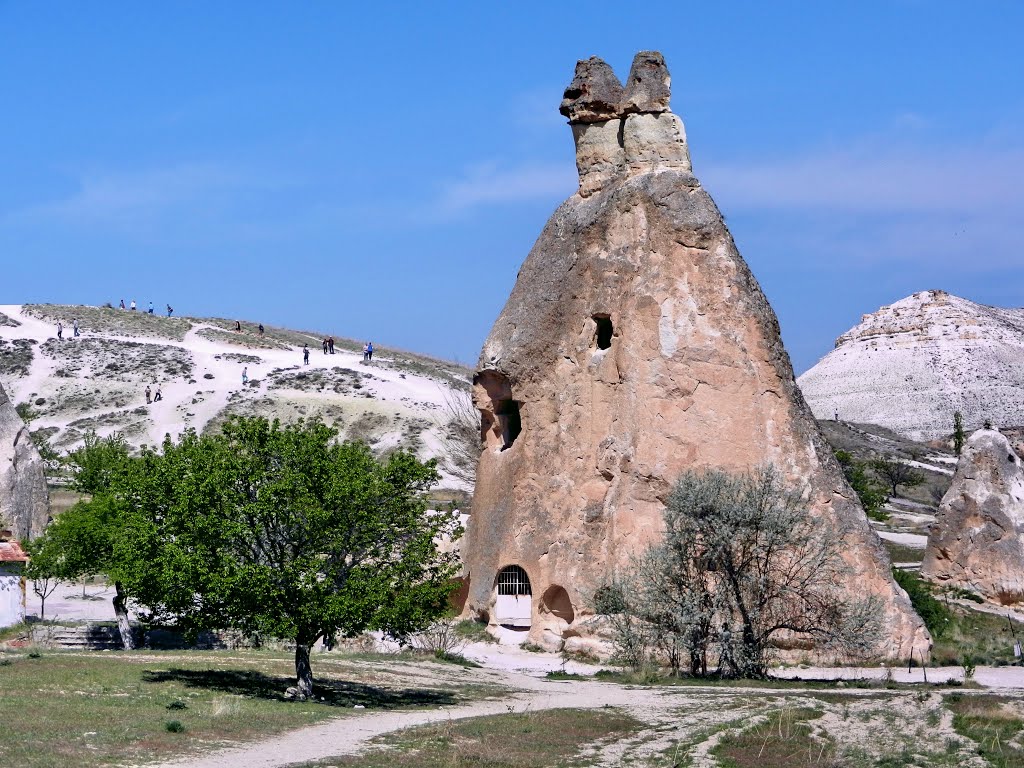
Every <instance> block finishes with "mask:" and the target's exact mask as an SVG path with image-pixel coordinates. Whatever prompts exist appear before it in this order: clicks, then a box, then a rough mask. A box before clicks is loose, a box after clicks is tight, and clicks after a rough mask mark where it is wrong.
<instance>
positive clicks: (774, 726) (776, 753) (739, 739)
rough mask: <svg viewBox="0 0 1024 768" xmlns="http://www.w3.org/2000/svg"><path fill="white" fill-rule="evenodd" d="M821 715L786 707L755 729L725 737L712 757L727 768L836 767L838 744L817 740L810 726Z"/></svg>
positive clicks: (807, 710) (816, 711)
mask: <svg viewBox="0 0 1024 768" xmlns="http://www.w3.org/2000/svg"><path fill="white" fill-rule="evenodd" d="M821 714H822V713H821V711H820V710H815V709H807V708H805V707H784V708H782V709H779V710H777V711H775V712H772V713H770V714H769V715H768V716H767V717H766V718H765V719H764V721H763V722H761V723H758V724H757V725H755V726H754V727H752V728H748V729H746V730H743V731H740V732H738V733H736V732H731V733H728V734H726V735H725V736H724V737H723V738H722V740H721V741H720V742H719V743H718V745H717V746H715V748H714V749H713V750H712V754H714V755H715V757H717V758H718V759H719V763H720V764H721V765H722V766H723V767H724V768H799V767H800V766H830V767H831V766H834V765H835V744H834V743H833V742H832V741H831V740H830V739H823V738H821V737H818V736H815V735H814V734H813V733H812V731H811V727H810V726H809V725H808V722H809V721H811V720H813V719H815V718H818V717H821Z"/></svg>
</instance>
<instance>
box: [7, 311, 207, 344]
mask: <svg viewBox="0 0 1024 768" xmlns="http://www.w3.org/2000/svg"><path fill="white" fill-rule="evenodd" d="M23 311H24V312H25V314H27V315H31V316H33V317H36V318H38V319H40V320H46V321H48V322H50V323H53V324H54V325H56V323H57V321H58V320H59V321H61V322H63V323H64V326H65V327H64V336H65V338H67V337H69V336H70V335H71V323H72V321H73V320H75V319H76V318H77V319H78V325H79V327H80V328H81V329H82V335H83V336H94V335H99V336H132V337H136V336H151V337H155V338H160V339H173V340H175V341H181V340H183V339H184V338H185V334H186V333H188V331H189V329H190V328H191V327H192V324H191V323H189V322H188V320H185V319H184V318H180V317H164V316H162V315H158V314H153V315H151V314H149V313H148V312H143V311H139V310H136V311H135V312H132V311H131V310H125V309H108V308H106V307H85V306H79V305H68V304H26V305H25V306H24V308H23ZM56 335H57V333H56V330H55V331H54V336H56Z"/></svg>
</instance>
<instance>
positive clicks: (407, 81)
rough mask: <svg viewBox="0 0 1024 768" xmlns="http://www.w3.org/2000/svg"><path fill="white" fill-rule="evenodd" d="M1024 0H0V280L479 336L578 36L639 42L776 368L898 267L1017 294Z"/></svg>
mask: <svg viewBox="0 0 1024 768" xmlns="http://www.w3.org/2000/svg"><path fill="white" fill-rule="evenodd" d="M1022 28H1024V3H1020V2H1015V1H1013V0H1006V1H1004V2H999V1H998V0H980V1H979V2H974V3H963V2H956V3H954V2H934V1H932V2H924V0H920V1H917V0H902V1H901V0H892V1H891V2H870V1H867V2H865V1H862V2H828V3H823V2H811V1H810V0H808V1H807V2H771V3H766V2H721V3H707V2H701V3H697V2H690V1H689V0H676V1H675V2H665V3H659V2H647V3H642V4H634V3H621V2H620V3H615V4H612V3H599V2H587V3H572V4H569V3H550V2H547V3H532V2H517V3H464V4H461V3H444V2H439V3H432V4H427V3H375V4H347V3H327V2H322V3H313V2H311V3H262V2H245V3H241V2H236V3H198V2H194V3H189V2H178V3H165V4H153V3H148V4H141V3H123V4H119V3H114V2H107V3H93V4H84V3H70V2H67V3H45V4H44V3H30V2H17V3H15V2H3V1H2V0H0V94H2V98H3V109H2V114H3V120H0V180H2V183H0V302H2V303H8V302H11V303H14V302H30V301H31V302H42V301H50V302H70V303H90V304H98V303H102V302H104V301H108V300H109V301H113V302H116V301H117V300H118V299H120V298H122V297H123V298H124V299H125V300H126V301H128V300H130V299H132V298H135V299H136V300H137V301H139V302H140V303H141V304H143V305H145V303H146V302H148V301H150V300H152V301H154V302H155V303H156V304H157V306H158V307H162V306H163V304H165V303H167V302H170V303H171V304H173V305H174V306H175V308H176V309H177V310H178V311H179V312H180V313H182V314H201V315H206V314H216V315H221V316H225V317H242V318H248V319H253V320H262V321H263V322H266V323H274V324H281V325H286V326H291V327H299V328H311V329H321V330H326V331H331V332H334V333H337V334H342V335H346V336H352V337H356V338H362V339H369V338H372V339H373V340H374V341H376V342H377V343H378V344H385V345H394V346H399V347H403V348H407V349H413V350H417V351H422V352H428V353H431V354H436V355H440V356H443V357H448V358H456V359H458V360H460V361H462V362H464V363H473V362H475V360H476V357H477V354H478V353H479V349H480V346H481V343H482V341H483V339H484V337H485V336H486V334H487V332H488V330H489V329H490V326H491V323H492V322H493V320H494V318H495V317H496V316H497V314H498V312H499V311H500V309H501V307H502V305H503V303H504V301H505V298H506V297H507V295H508V292H509V290H510V289H511V287H512V284H513V283H514V281H515V276H516V272H517V271H518V269H519V265H520V264H521V262H522V260H523V259H524V258H525V256H526V254H527V252H528V251H529V248H530V246H531V245H532V243H533V241H534V240H535V239H536V237H537V235H538V234H539V233H540V230H541V227H542V226H543V224H544V222H545V220H546V219H547V217H548V216H549V215H550V213H551V211H552V210H554V208H555V206H556V205H557V204H558V203H559V202H560V201H561V200H562V199H564V198H565V197H566V196H568V195H569V194H571V193H572V192H573V190H574V189H575V183H576V180H575V166H574V163H573V146H572V138H571V135H570V132H569V129H568V128H567V127H566V126H565V124H564V121H563V119H562V118H561V117H560V116H559V115H558V111H557V107H558V103H559V100H560V97H561V92H562V90H563V88H564V87H565V85H566V84H567V83H568V82H569V80H570V79H571V77H572V72H573V67H574V64H575V61H576V59H578V58H585V57H588V56H591V55H598V56H601V57H603V58H604V59H606V60H607V61H608V62H609V63H610V64H611V65H612V66H613V67H615V69H616V71H617V72H619V73H620V77H622V76H625V73H626V72H627V71H628V67H629V63H630V61H631V59H632V57H633V54H634V53H635V52H636V51H637V50H640V49H648V48H653V49H658V50H661V51H662V52H663V53H664V54H665V57H666V59H667V61H668V65H669V69H670V71H671V72H672V76H673V110H674V111H675V112H676V113H677V114H679V115H680V116H681V117H682V118H683V120H684V122H685V123H686V127H687V134H688V138H689V142H690V150H691V154H692V156H693V162H694V170H695V172H696V173H697V175H698V177H699V178H700V179H701V180H702V182H703V183H704V185H705V186H706V187H707V188H708V190H709V191H710V192H711V193H712V195H713V196H714V197H715V199H716V201H717V202H718V204H719V207H720V208H721V209H722V211H723V213H724V214H725V216H726V219H727V221H728V223H729V225H730V227H731V229H732V232H733V235H734V236H735V238H736V241H737V243H738V245H739V247H740V250H741V252H742V253H743V255H744V257H745V258H746V259H747V261H748V262H749V263H750V265H751V267H752V268H753V270H754V273H755V275H756V276H757V277H758V279H759V280H760V281H761V284H762V286H763V287H764V289H765V292H766V293H767V294H768V297H769V299H770V300H771V302H772V304H773V306H774V307H775V310H776V312H777V313H778V315H779V319H780V322H781V324H782V330H783V336H784V338H785V341H786V345H787V348H788V349H789V351H790V355H791V356H792V358H793V362H794V367H795V368H796V370H797V372H798V373H799V372H800V371H802V370H804V369H806V368H807V367H809V366H811V365H813V363H814V362H815V361H816V360H817V359H818V358H819V357H820V356H821V355H823V354H825V353H826V352H827V351H828V350H829V349H830V348H831V346H832V342H833V340H834V338H835V337H836V336H837V335H839V334H840V333H842V332H843V331H845V330H846V329H847V328H849V327H850V326H851V325H853V324H854V323H855V322H856V321H857V320H858V319H859V317H860V315H861V314H862V313H865V312H870V311H873V310H875V309H877V308H878V307H879V306H880V305H882V304H886V303H889V302H891V301H894V300H896V299H898V298H901V297H903V296H905V295H907V294H910V293H912V292H914V291H917V290H922V289H927V288H944V289H946V290H948V291H950V292H952V293H956V294H959V295H962V296H965V297H967V298H970V299H973V300H975V301H980V302H984V303H991V304H997V305H1002V306H1020V305H1021V304H1024V300H1022V299H1021V295H1022V293H1024V270H1022V268H1021V247H1020V243H1021V242H1022V239H1024V216H1022V213H1024V186H1022V183H1021V179H1022V178H1024V87H1022V86H1024V46H1022V45H1021V44H1020V31H1021V29H1022Z"/></svg>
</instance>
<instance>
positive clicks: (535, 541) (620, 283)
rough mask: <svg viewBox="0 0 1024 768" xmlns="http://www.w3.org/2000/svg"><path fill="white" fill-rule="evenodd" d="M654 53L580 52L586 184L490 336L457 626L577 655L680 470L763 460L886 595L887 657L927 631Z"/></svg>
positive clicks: (580, 133) (650, 533) (553, 227)
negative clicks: (497, 629)
mask: <svg viewBox="0 0 1024 768" xmlns="http://www.w3.org/2000/svg"><path fill="white" fill-rule="evenodd" d="M669 87H670V78H669V73H668V69H667V68H666V66H665V62H664V59H663V58H662V56H661V54H660V53H656V52H651V51H644V52H641V53H639V54H637V57H636V59H635V61H634V63H633V68H632V70H631V72H630V76H629V81H628V82H627V83H626V85H625V87H623V86H622V84H621V83H620V82H619V81H618V80H617V79H616V77H615V74H614V73H613V72H612V70H611V68H610V67H609V66H608V65H607V64H605V63H604V62H603V61H601V60H600V59H597V58H591V59H588V60H585V61H580V62H579V63H578V64H577V66H576V76H575V78H574V79H573V81H572V83H571V84H570V86H569V87H568V88H567V89H566V92H565V98H564V100H563V101H562V104H561V109H560V111H561V113H562V114H563V115H565V116H566V117H568V118H569V126H570V128H571V129H572V133H573V137H574V139H575V143H576V164H577V168H578V170H579V178H580V186H579V190H578V191H577V192H576V193H575V194H574V195H572V196H571V197H570V198H569V199H568V200H566V201H565V202H564V203H562V205H561V206H560V207H559V208H558V209H557V210H556V211H555V213H554V214H553V215H552V217H551V218H550V219H549V220H548V222H547V224H546V225H545V227H544V230H543V232H542V233H541V235H540V238H539V239H538V240H537V242H536V244H535V245H534V246H533V249H532V250H531V251H530V254H529V256H528V257H527V259H526V261H525V263H524V264H523V266H522V268H521V270H520V272H519V277H518V279H517V281H516V284H515V287H514V288H513V290H512V294H511V296H510V297H509V299H508V302H507V303H506V305H505V307H504V309H503V310H502V312H501V314H500V316H499V317H498V319H497V321H496V322H495V324H494V327H493V328H492V330H491V332H490V335H489V336H488V337H487V340H486V342H485V343H484V347H483V352H482V354H481V356H480V361H479V364H478V369H477V372H476V375H475V378H474V401H475V403H476V406H477V408H478V409H479V411H480V413H481V418H482V429H483V436H484V440H485V446H484V448H483V451H482V454H481V456H480V461H479V466H478V472H477V483H476V490H475V495H474V499H473V515H472V517H471V519H470V523H469V529H468V531H467V540H466V542H465V546H464V553H465V564H466V573H467V578H468V580H469V588H468V597H467V601H466V605H465V614H466V615H476V616H485V617H487V618H488V619H489V621H490V622H491V623H492V624H503V625H506V626H512V627H518V628H519V629H520V630H521V631H523V632H528V636H529V637H530V639H531V640H533V641H534V642H540V643H543V644H544V645H545V646H547V647H559V645H561V644H562V642H563V641H567V644H566V647H567V648H572V647H577V646H579V645H580V644H581V643H582V642H584V641H583V640H582V639H581V638H585V637H586V636H587V635H588V632H590V627H592V626H593V625H594V624H595V623H599V622H595V621H594V617H593V609H592V598H593V594H594V591H595V590H596V589H597V588H598V587H599V585H601V584H603V583H605V582H607V581H608V580H609V578H610V577H612V576H613V575H614V574H616V573H617V572H619V571H620V570H621V569H623V568H625V567H626V566H627V565H628V563H629V560H630V556H631V555H632V554H633V553H636V552H637V551H638V550H640V549H642V548H644V547H646V546H647V545H649V544H651V543H652V542H654V541H655V540H656V539H657V538H658V537H659V536H660V535H661V531H662V529H663V517H662V515H663V510H664V504H665V500H666V498H667V496H668V493H669V491H670V489H671V488H672V486H673V484H674V483H675V481H676V480H677V479H678V478H679V476H680V475H681V474H682V473H683V472H684V471H686V470H690V469H701V468H713V467H714V468H721V469H725V470H730V471H746V470H750V469H752V468H754V467H757V466H760V465H765V464H769V463H770V464H773V465H774V466H775V467H776V468H777V469H778V470H779V471H781V472H782V473H783V475H784V476H785V477H786V479H787V481H788V483H789V484H790V485H793V486H796V487H799V488H801V489H803V491H804V493H805V494H806V497H807V499H808V503H809V504H810V506H811V507H812V508H813V511H814V514H816V515H818V516H820V517H821V519H822V520H823V521H827V522H828V523H830V524H832V525H833V526H834V527H835V529H836V530H837V531H838V533H839V535H841V536H842V537H843V538H842V540H843V541H844V542H845V547H846V550H845V559H846V560H847V562H848V563H849V566H850V575H849V583H850V588H851V590H856V592H857V594H858V595H874V596H876V597H877V598H878V603H879V605H880V610H881V612H882V623H883V625H884V630H885V642H884V646H883V647H881V648H879V653H880V655H882V656H886V657H889V658H906V657H907V656H908V655H909V654H910V653H911V652H915V653H926V652H927V648H928V645H929V636H928V633H927V631H926V630H925V628H924V626H923V624H922V622H921V620H920V619H919V618H918V616H917V615H916V614H915V613H914V611H913V609H912V608H911V606H910V602H909V600H908V599H907V596H906V594H905V593H904V592H903V591H902V590H901V589H900V588H899V587H898V586H897V585H896V584H895V583H894V581H893V579H892V575H891V573H890V564H889V559H888V556H887V555H886V552H885V549H884V548H883V546H882V544H881V542H880V541H879V539H878V537H877V536H876V535H875V534H874V532H873V531H872V530H871V528H870V527H869V525H868V521H867V518H866V516H865V514H864V511H863V510H862V508H861V507H860V505H859V503H858V501H857V497H856V495H855V494H854V493H853V491H852V490H851V489H850V487H849V486H848V485H847V483H846V482H845V480H844V479H843V475H842V473H841V471H840V468H839V466H838V465H837V463H836V461H835V459H834V458H833V456H832V452H831V451H830V449H829V447H828V445H827V444H826V443H825V441H824V439H823V438H822V436H821V434H820V432H819V431H818V427H817V425H816V422H815V421H814V418H813V417H812V415H811V413H810V411H809V409H808V408H807V405H806V404H805V403H804V400H803V397H802V396H801V394H800V391H799V389H798V388H797V386H796V383H795V381H794V378H793V370H792V366H791V365H790V361H789V357H788V355H787V354H786V351H785V349H784V348H783V345H782V340H781V338H780V336H779V326H778V321H777V320H776V317H775V313H774V312H773V311H772V308H771V307H770V306H769V304H768V301H767V300H766V299H765V296H764V294H763V293H762V292H761V289H760V287H759V286H758V284H757V281H756V280H755V279H754V277H753V275H752V274H751V272H750V269H749V268H748V267H747V265H746V263H745V262H744V261H743V259H742V258H741V257H740V255H739V253H738V252H737V250H736V246H735V244H734V243H733V239H732V236H731V235H730V234H729V230H728V228H727V227H726V226H725V222H724V221H723V219H722V215H721V214H720V213H719V211H718V208H717V207H716V206H715V203H714V202H713V201H712V199H711V197H710V196H709V195H708V193H707V192H706V191H704V189H703V188H702V187H701V185H700V182H699V181H698V180H697V179H696V177H694V175H693V173H692V169H691V164H690V154H689V149H688V146H687V143H686V135H685V132H684V129H683V124H682V121H681V120H680V119H679V118H678V117H677V116H676V115H675V114H673V113H672V112H671V111H669Z"/></svg>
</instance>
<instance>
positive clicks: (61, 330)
mask: <svg viewBox="0 0 1024 768" xmlns="http://www.w3.org/2000/svg"><path fill="white" fill-rule="evenodd" d="M57 338H58V339H61V340H63V339H64V323H62V322H61V321H60V320H58V321H57Z"/></svg>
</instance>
